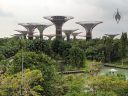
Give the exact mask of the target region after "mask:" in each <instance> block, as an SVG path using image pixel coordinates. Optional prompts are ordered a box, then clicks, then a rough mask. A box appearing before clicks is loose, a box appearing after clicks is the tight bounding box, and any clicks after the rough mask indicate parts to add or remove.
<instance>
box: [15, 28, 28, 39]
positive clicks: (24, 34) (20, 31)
mask: <svg viewBox="0 0 128 96" xmlns="http://www.w3.org/2000/svg"><path fill="white" fill-rule="evenodd" d="M14 31H17V32H19V33H21V34H23V36H24V39H26V36H27V34H28V31H23V30H14Z"/></svg>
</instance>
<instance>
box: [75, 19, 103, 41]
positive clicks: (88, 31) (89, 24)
mask: <svg viewBox="0 0 128 96" xmlns="http://www.w3.org/2000/svg"><path fill="white" fill-rule="evenodd" d="M76 23H77V24H79V25H81V26H83V27H84V28H85V30H86V40H90V39H92V30H93V28H94V27H95V26H96V25H98V24H100V23H103V22H101V21H82V22H76Z"/></svg>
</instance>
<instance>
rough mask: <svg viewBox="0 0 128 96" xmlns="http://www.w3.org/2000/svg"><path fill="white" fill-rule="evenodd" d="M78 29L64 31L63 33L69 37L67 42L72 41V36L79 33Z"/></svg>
mask: <svg viewBox="0 0 128 96" xmlns="http://www.w3.org/2000/svg"><path fill="white" fill-rule="evenodd" d="M77 30H78V29H72V30H63V32H64V33H65V35H66V37H67V41H70V35H71V34H72V33H73V32H75V31H77Z"/></svg>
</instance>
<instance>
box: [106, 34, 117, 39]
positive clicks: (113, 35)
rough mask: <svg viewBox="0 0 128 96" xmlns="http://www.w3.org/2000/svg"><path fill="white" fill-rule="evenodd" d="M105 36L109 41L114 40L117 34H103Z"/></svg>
mask: <svg viewBox="0 0 128 96" xmlns="http://www.w3.org/2000/svg"><path fill="white" fill-rule="evenodd" d="M105 35H106V36H108V37H110V38H111V39H114V38H115V37H116V36H118V35H119V34H105Z"/></svg>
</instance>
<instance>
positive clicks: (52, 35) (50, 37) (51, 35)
mask: <svg viewBox="0 0 128 96" xmlns="http://www.w3.org/2000/svg"><path fill="white" fill-rule="evenodd" d="M44 36H47V37H48V40H50V41H51V40H52V38H53V37H54V36H55V35H54V34H49V35H44Z"/></svg>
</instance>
